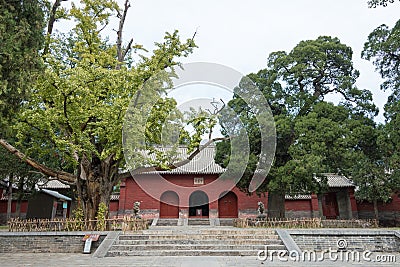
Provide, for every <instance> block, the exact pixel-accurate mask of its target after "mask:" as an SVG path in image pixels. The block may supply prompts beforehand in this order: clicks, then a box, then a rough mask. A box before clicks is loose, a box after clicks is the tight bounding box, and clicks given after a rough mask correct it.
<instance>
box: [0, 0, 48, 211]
mask: <svg viewBox="0 0 400 267" xmlns="http://www.w3.org/2000/svg"><path fill="white" fill-rule="evenodd" d="M46 4H47V2H46V1H42V0H39V1H33V0H22V1H16V0H9V1H4V0H1V1H0V6H1V8H0V21H1V23H0V42H1V44H2V45H1V46H0V137H2V138H7V139H9V140H10V139H14V140H15V135H16V132H15V131H14V130H13V129H12V127H11V126H12V125H13V124H14V123H15V120H16V114H18V112H19V110H20V107H21V105H22V103H23V102H24V101H26V100H27V99H28V98H29V91H30V88H31V86H32V85H33V83H34V81H35V80H36V78H37V76H38V75H39V74H40V72H41V71H42V70H43V64H42V60H41V57H40V52H39V51H40V50H41V49H42V47H43V44H44V40H45V38H44V36H43V28H44V25H45V19H46V14H47V13H46ZM40 177H41V175H38V174H37V173H35V172H33V169H32V168H31V167H29V166H28V165H27V164H25V163H24V162H23V161H21V160H19V159H16V158H15V157H14V156H12V155H11V154H10V153H8V152H6V150H5V149H3V148H1V149H0V179H2V180H4V181H6V182H8V184H9V188H8V197H9V201H8V208H7V214H8V217H9V216H10V212H11V201H12V199H13V198H16V199H17V214H18V213H19V212H20V204H21V200H22V199H23V198H24V197H25V192H26V191H29V190H32V188H33V187H34V184H35V182H36V181H37V179H38V178H40ZM13 191H14V192H13Z"/></svg>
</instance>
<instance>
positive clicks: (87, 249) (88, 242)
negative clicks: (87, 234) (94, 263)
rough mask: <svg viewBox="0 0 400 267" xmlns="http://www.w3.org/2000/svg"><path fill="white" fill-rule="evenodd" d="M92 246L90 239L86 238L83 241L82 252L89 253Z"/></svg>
mask: <svg viewBox="0 0 400 267" xmlns="http://www.w3.org/2000/svg"><path fill="white" fill-rule="evenodd" d="M91 247H92V239H91V238H88V239H86V241H85V247H84V248H83V253H85V254H90V248H91Z"/></svg>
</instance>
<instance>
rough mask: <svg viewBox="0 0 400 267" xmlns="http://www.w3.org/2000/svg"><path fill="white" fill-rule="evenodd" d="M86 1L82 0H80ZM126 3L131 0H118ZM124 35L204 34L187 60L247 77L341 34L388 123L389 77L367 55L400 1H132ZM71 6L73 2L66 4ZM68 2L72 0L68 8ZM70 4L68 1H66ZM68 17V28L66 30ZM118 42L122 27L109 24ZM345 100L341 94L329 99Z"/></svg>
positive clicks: (190, 93) (189, 90) (183, 96)
mask: <svg viewBox="0 0 400 267" xmlns="http://www.w3.org/2000/svg"><path fill="white" fill-rule="evenodd" d="M72 1H73V2H78V0H72ZM117 1H118V2H119V3H120V5H121V7H122V6H123V3H124V0H117ZM130 1H131V8H130V9H129V11H128V17H127V20H126V23H125V31H124V40H125V42H128V41H129V40H130V38H132V37H133V38H134V42H135V43H138V44H142V45H143V46H144V47H145V48H146V49H149V50H151V49H152V48H154V42H161V41H162V39H163V37H164V34H165V32H166V31H169V32H173V31H174V30H175V29H177V30H179V32H180V36H181V39H182V40H185V39H187V38H191V37H192V36H193V34H194V32H196V31H197V34H196V37H195V42H196V44H197V45H198V46H199V47H198V48H196V49H195V50H194V53H193V54H191V55H190V56H189V57H188V58H184V59H182V60H181V62H183V63H190V62H211V63H218V64H222V65H225V66H228V67H230V68H233V69H235V70H237V71H239V72H241V73H242V74H243V75H247V74H249V73H251V72H257V71H258V70H260V69H263V68H265V67H266V63H267V57H268V55H269V54H270V53H271V52H275V51H279V50H284V51H287V52H289V51H290V50H291V49H292V48H293V47H295V46H296V45H297V44H298V43H299V42H300V41H302V40H310V39H316V38H317V37H318V36H321V35H328V36H332V37H338V38H339V39H340V40H341V42H342V43H344V44H346V45H348V46H350V47H352V48H353V52H354V54H353V61H354V67H355V68H356V69H358V70H359V71H360V73H361V74H360V77H359V79H358V80H357V86H358V87H359V88H361V89H369V90H371V91H372V92H373V95H374V103H375V104H376V105H377V106H378V107H379V108H380V114H379V116H378V117H377V121H383V120H384V118H383V106H384V104H385V103H386V100H387V95H388V92H382V91H381V90H380V87H379V86H380V84H381V83H382V79H381V78H380V76H379V74H378V73H377V72H375V71H374V66H373V65H372V63H371V62H369V61H366V60H363V59H361V51H362V49H363V45H364V43H365V42H366V40H367V38H368V35H369V33H371V32H372V31H373V30H374V29H375V28H376V27H378V26H379V25H381V24H386V25H388V26H389V27H393V26H394V24H395V23H396V21H397V20H398V19H400V3H398V2H397V1H396V2H395V3H394V4H390V5H389V6H388V7H386V8H383V7H378V8H372V9H370V8H368V6H367V0H247V1H243V0H202V1H193V0H130ZM66 3H68V4H70V2H66ZM68 4H67V5H68ZM63 5H66V4H63ZM67 25H68V24H66V23H65V22H64V23H62V24H61V25H60V26H61V27H60V28H61V29H65V27H67ZM112 27H113V29H116V28H117V25H113V26H112ZM107 32H109V34H110V40H114V37H115V36H116V34H115V31H112V29H109V30H108V31H107ZM171 96H172V97H174V98H175V99H177V101H178V104H179V105H185V102H187V101H192V102H193V99H194V98H199V99H204V98H208V99H212V98H215V99H220V98H222V99H224V100H225V101H226V102H227V101H229V98H230V93H229V92H227V91H226V90H223V89H221V88H218V87H216V86H208V85H201V86H198V87H196V86H193V85H192V86H188V87H185V86H183V87H181V88H179V90H175V91H174V92H173V94H171ZM326 100H328V101H334V102H337V101H338V100H339V99H338V98H336V97H328V98H326Z"/></svg>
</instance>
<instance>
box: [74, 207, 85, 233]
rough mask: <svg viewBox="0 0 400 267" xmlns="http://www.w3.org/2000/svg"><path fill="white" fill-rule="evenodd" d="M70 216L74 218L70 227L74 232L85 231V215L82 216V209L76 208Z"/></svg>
mask: <svg viewBox="0 0 400 267" xmlns="http://www.w3.org/2000/svg"><path fill="white" fill-rule="evenodd" d="M72 216H73V218H74V221H73V224H72V225H71V227H73V229H75V230H76V231H83V230H85V229H84V228H85V215H84V214H83V209H82V208H81V207H76V208H75V209H74V210H73V211H72Z"/></svg>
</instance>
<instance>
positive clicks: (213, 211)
mask: <svg viewBox="0 0 400 267" xmlns="http://www.w3.org/2000/svg"><path fill="white" fill-rule="evenodd" d="M209 218H218V200H214V201H213V202H210V204H209Z"/></svg>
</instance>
